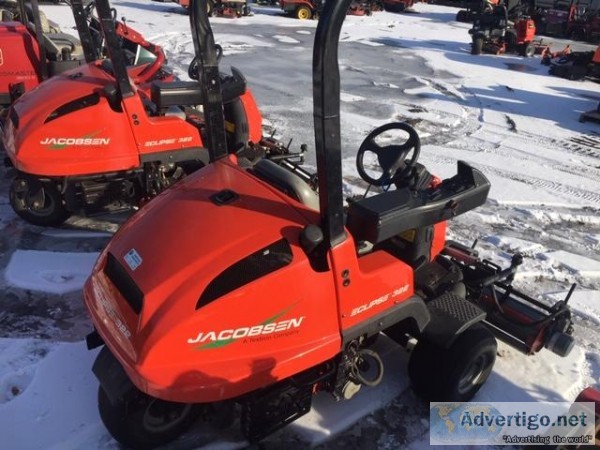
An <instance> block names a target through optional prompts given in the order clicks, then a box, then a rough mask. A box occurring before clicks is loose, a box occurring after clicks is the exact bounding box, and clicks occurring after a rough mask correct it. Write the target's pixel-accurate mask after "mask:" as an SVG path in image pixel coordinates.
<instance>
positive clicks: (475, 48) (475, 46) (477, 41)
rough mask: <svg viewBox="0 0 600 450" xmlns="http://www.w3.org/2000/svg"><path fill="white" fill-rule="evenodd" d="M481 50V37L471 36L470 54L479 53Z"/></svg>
mask: <svg viewBox="0 0 600 450" xmlns="http://www.w3.org/2000/svg"><path fill="white" fill-rule="evenodd" d="M482 51H483V38H473V42H472V43H471V55H481V52H482Z"/></svg>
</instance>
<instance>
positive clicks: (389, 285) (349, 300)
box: [332, 235, 414, 330]
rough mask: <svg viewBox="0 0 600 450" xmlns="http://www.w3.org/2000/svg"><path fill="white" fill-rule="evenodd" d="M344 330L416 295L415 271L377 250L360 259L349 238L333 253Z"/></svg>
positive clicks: (352, 241) (352, 240)
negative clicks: (414, 284)
mask: <svg viewBox="0 0 600 450" xmlns="http://www.w3.org/2000/svg"><path fill="white" fill-rule="evenodd" d="M332 262H333V264H332V266H333V271H334V273H335V281H336V289H337V293H338V302H339V309H340V314H341V317H340V319H341V320H340V323H341V328H342V330H347V329H349V328H351V327H353V326H355V325H357V324H359V323H362V322H364V321H365V320H368V319H369V318H370V317H373V316H375V315H377V314H379V313H381V312H382V311H385V310H386V309H388V308H390V307H391V306H393V305H395V304H397V303H400V302H402V300H406V299H407V298H409V297H411V296H412V295H413V293H414V286H413V278H414V277H413V271H412V269H411V268H410V266H408V265H407V264H406V263H404V262H402V261H400V260H399V259H398V258H395V257H394V256H392V255H390V254H389V253H386V252H384V251H381V250H378V251H374V252H372V253H368V254H367V255H365V256H362V257H360V258H357V257H356V245H355V243H354V239H352V237H351V236H350V235H348V238H347V239H346V240H345V241H344V242H343V243H342V244H340V245H338V246H337V247H335V248H334V249H333V250H332Z"/></svg>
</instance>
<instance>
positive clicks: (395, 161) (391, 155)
mask: <svg viewBox="0 0 600 450" xmlns="http://www.w3.org/2000/svg"><path fill="white" fill-rule="evenodd" d="M389 130H403V131H406V132H407V133H408V140H407V141H406V142H405V143H404V144H401V145H396V144H392V145H385V146H381V145H379V144H378V143H377V142H375V138H376V137H378V136H379V135H380V134H383V133H385V132H386V131H389ZM411 151H412V157H411V158H410V159H409V160H406V158H407V157H408V155H409V154H410V153H411ZM366 152H372V153H375V154H376V155H377V162H378V163H379V166H380V167H381V168H382V169H383V173H382V174H381V176H380V177H379V178H373V177H371V176H370V175H369V174H368V173H367V172H366V170H365V166H364V158H365V153H366ZM420 152H421V139H420V138H419V135H418V134H417V132H416V131H415V129H414V128H413V127H411V126H410V125H409V124H407V123H405V122H391V123H387V124H385V125H382V126H380V127H378V128H376V129H374V130H373V131H371V133H370V134H369V135H368V136H367V137H366V138H365V140H364V141H363V143H362V144H360V148H359V149H358V153H357V154H356V168H357V170H358V174H359V175H360V177H361V178H362V179H363V180H365V181H366V182H367V183H369V184H372V185H374V186H387V185H388V184H390V183H392V181H393V180H394V178H402V177H404V176H406V175H408V174H409V173H410V171H411V170H412V168H413V167H414V166H415V163H416V162H417V158H418V157H419V153H420Z"/></svg>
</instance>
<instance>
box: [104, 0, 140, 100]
mask: <svg viewBox="0 0 600 450" xmlns="http://www.w3.org/2000/svg"><path fill="white" fill-rule="evenodd" d="M96 12H97V13H98V21H99V22H100V28H102V34H103V35H104V40H105V41H106V49H107V51H108V57H109V58H110V62H111V64H112V70H113V73H114V75H115V80H116V81H117V90H118V91H119V95H120V97H121V98H126V97H131V96H132V95H133V94H134V93H133V88H132V87H131V83H130V82H129V74H128V73H127V62H126V61H125V55H124V53H123V50H122V49H121V45H120V44H119V38H118V37H117V31H116V29H115V21H114V19H113V17H112V14H111V10H110V5H109V3H108V0H96Z"/></svg>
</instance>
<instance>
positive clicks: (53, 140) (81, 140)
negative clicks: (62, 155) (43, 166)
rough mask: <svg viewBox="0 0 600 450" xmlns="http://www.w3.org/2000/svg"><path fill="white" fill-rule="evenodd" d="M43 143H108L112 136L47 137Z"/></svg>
mask: <svg viewBox="0 0 600 450" xmlns="http://www.w3.org/2000/svg"><path fill="white" fill-rule="evenodd" d="M40 144H42V145H58V146H64V145H108V144H110V138H46V139H44V140H43V141H40Z"/></svg>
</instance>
